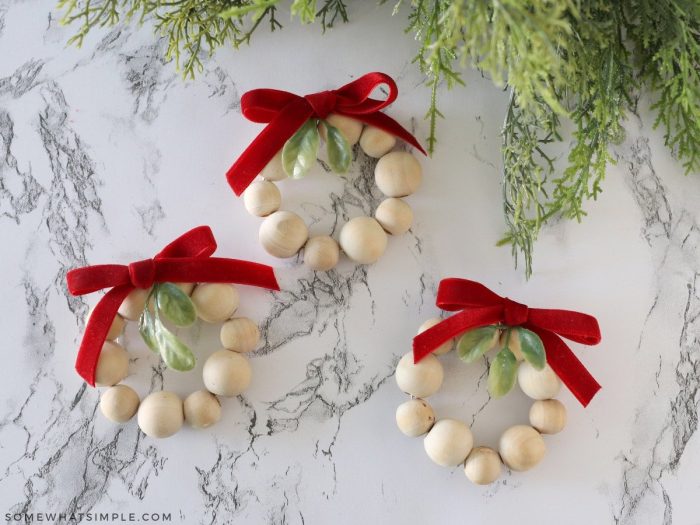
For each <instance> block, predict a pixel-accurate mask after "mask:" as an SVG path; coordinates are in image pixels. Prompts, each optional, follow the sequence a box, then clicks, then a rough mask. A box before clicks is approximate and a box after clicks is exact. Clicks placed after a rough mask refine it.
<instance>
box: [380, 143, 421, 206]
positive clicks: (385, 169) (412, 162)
mask: <svg viewBox="0 0 700 525" xmlns="http://www.w3.org/2000/svg"><path fill="white" fill-rule="evenodd" d="M422 178H423V174H422V169H421V167H420V163H419V162H418V160H417V159H416V158H415V157H414V156H413V155H411V154H410V153H408V152H406V151H392V152H391V153H387V154H386V155H384V156H383V157H382V158H381V159H379V162H377V165H376V166H375V168H374V181H375V182H376V183H377V187H378V188H379V191H381V192H382V193H383V194H384V195H386V196H387V197H405V196H406V195H411V194H412V193H414V192H415V191H416V190H417V189H418V187H419V186H420V183H421V180H422Z"/></svg>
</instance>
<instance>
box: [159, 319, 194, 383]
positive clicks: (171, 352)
mask: <svg viewBox="0 0 700 525" xmlns="http://www.w3.org/2000/svg"><path fill="white" fill-rule="evenodd" d="M156 339H157V341H158V346H159V349H160V355H161V357H162V358H163V361H164V362H165V364H166V366H167V367H168V368H172V369H173V370H178V371H180V372H186V371H187V370H192V369H193V368H194V365H195V358H194V354H193V353H192V350H190V349H189V347H188V346H187V345H186V344H185V343H183V342H182V341H180V340H179V339H178V338H177V336H176V335H175V334H173V333H172V332H171V331H170V330H168V329H167V328H166V327H165V326H164V325H162V324H157V325H156Z"/></svg>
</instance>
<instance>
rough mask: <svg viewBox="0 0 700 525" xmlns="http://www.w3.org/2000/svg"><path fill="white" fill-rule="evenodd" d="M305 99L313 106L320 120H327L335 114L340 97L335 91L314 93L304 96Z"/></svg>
mask: <svg viewBox="0 0 700 525" xmlns="http://www.w3.org/2000/svg"><path fill="white" fill-rule="evenodd" d="M304 99H306V101H307V102H308V103H309V104H311V107H312V108H313V110H314V114H315V115H316V116H317V117H318V118H320V119H325V118H327V117H328V115H330V114H331V113H332V112H333V110H334V109H335V107H336V105H337V102H338V96H337V95H336V94H335V91H321V92H320V93H312V94H310V95H306V96H304Z"/></svg>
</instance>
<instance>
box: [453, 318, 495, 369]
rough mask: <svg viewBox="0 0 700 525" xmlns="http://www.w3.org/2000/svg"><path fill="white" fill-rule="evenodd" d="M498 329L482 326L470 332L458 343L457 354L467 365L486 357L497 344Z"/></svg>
mask: <svg viewBox="0 0 700 525" xmlns="http://www.w3.org/2000/svg"><path fill="white" fill-rule="evenodd" d="M497 337H498V328H496V327H495V326H482V327H481V328H475V329H474V330H469V331H468V332H466V333H465V334H464V335H463V336H462V337H460V339H459V341H458V342H457V352H458V353H459V357H460V359H461V360H462V361H464V362H465V363H473V362H474V361H476V360H477V359H479V358H480V357H481V356H482V355H484V354H485V353H486V352H487V351H488V350H490V349H491V347H492V346H493V345H494V344H495V342H496V338H497Z"/></svg>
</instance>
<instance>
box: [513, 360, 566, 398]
mask: <svg viewBox="0 0 700 525" xmlns="http://www.w3.org/2000/svg"><path fill="white" fill-rule="evenodd" d="M518 385H520V389H521V390H522V391H523V392H524V393H525V395H526V396H528V397H530V398H532V399H551V398H553V397H556V395H557V394H558V393H559V389H560V388H561V381H559V378H558V377H557V374H555V373H554V370H552V369H551V368H550V366H549V365H544V368H543V369H542V370H536V369H535V368H534V367H533V366H532V365H531V364H530V363H528V362H527V361H523V362H522V363H520V368H519V369H518Z"/></svg>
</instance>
